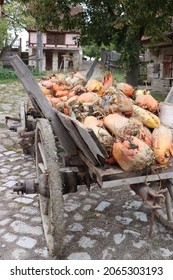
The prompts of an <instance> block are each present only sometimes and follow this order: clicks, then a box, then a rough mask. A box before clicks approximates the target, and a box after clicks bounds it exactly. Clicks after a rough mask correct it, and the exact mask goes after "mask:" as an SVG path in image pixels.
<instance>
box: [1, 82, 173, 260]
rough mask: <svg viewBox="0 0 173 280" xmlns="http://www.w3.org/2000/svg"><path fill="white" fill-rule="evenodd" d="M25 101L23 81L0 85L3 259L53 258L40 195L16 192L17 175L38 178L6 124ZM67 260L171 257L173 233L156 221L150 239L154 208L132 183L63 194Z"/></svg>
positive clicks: (166, 258)
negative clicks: (49, 252)
mask: <svg viewBox="0 0 173 280" xmlns="http://www.w3.org/2000/svg"><path fill="white" fill-rule="evenodd" d="M24 99H26V96H25V93H24V89H23V86H22V85H21V84H20V83H17V82H16V83H15V84H10V85H7V86H5V85H0V259H1V260H10V259H13V260H18V259H22V260H27V259H30V260H32V259H33V260H34V259H38V260H39V259H43V260H44V259H50V257H49V254H48V251H47V247H46V243H45V239H44V235H43V230H42V224H41V218H40V212H39V202H38V197H37V195H23V196H18V195H17V194H16V193H13V186H14V185H15V184H16V182H17V181H18V180H19V179H25V178H35V163H34V159H33V158H32V157H31V156H28V155H27V156H26V155H24V154H23V153H22V150H21V149H20V147H19V146H18V144H17V134H16V133H15V132H12V131H9V130H8V129H7V128H6V127H5V115H8V114H13V115H17V114H18V112H19V106H20V102H21V101H22V100H24ZM64 210H65V217H64V221H65V233H64V249H63V259H66V260H70V259H85V260H89V259H100V260H101V259H110V260H121V259H138V260H140V259H141V260H142V259H163V260H169V259H173V231H171V230H168V229H166V228H165V227H164V226H162V225H161V224H160V223H159V222H158V221H157V220H155V222H154V227H153V237H152V238H150V237H149V228H150V211H149V209H148V208H147V207H146V206H145V205H144V204H143V203H142V201H141V199H140V198H138V197H137V196H136V195H135V194H134V192H133V191H131V190H130V188H129V187H128V186H124V187H116V188H111V189H108V190H101V189H100V188H99V187H98V186H97V185H93V186H92V187H91V190H90V192H89V191H88V190H87V189H86V187H85V186H81V187H79V189H78V191H77V192H76V193H71V194H66V195H64Z"/></svg>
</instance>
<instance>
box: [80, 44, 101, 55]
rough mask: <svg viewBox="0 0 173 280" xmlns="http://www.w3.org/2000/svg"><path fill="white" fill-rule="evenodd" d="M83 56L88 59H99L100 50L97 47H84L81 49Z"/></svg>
mask: <svg viewBox="0 0 173 280" xmlns="http://www.w3.org/2000/svg"><path fill="white" fill-rule="evenodd" d="M83 54H84V55H86V56H88V57H90V58H91V57H98V58H99V57H100V48H99V47H98V46H97V45H86V46H85V47H84V48H83Z"/></svg>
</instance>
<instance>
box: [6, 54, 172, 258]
mask: <svg viewBox="0 0 173 280" xmlns="http://www.w3.org/2000/svg"><path fill="white" fill-rule="evenodd" d="M11 64H12V66H13V67H14V69H15V71H16V74H17V76H18V77H19V79H20V80H21V82H22V84H23V86H24V88H25V89H26V91H27V94H28V97H29V100H30V102H31V104H32V106H31V108H29V109H27V105H26V104H24V103H22V104H21V107H20V114H19V115H20V117H19V119H18V121H19V123H18V124H17V126H16V130H17V132H18V135H19V137H20V143H21V146H22V148H23V151H24V152H27V151H28V149H30V147H32V146H33V145H34V146H35V162H36V174H37V178H36V179H33V180H26V181H24V182H20V184H19V185H18V186H16V187H15V189H14V190H15V191H17V192H19V191H21V192H22V193H24V192H25V193H35V192H37V193H38V194H39V200H40V210H41V217H42V222H43V228H44V233H45V237H46V242H47V246H48V249H49V251H50V254H51V255H54V256H57V257H60V256H61V253H62V250H63V228H64V218H63V194H65V193H68V192H74V191H77V186H79V185H81V184H85V185H86V186H87V188H88V189H89V188H90V185H91V184H92V183H97V184H98V185H99V186H100V188H105V189H107V188H112V187H115V188H116V187H117V186H124V185H130V187H131V188H132V189H133V191H135V193H136V194H138V195H139V196H140V197H141V198H142V199H143V201H144V202H146V203H147V204H148V205H149V207H150V208H151V212H152V214H153V215H156V216H157V217H158V219H159V220H160V222H161V223H162V224H164V225H165V226H166V227H168V228H173V213H172V201H173V167H172V164H170V167H169V168H167V169H161V168H160V169H157V172H156V171H152V172H151V170H150V172H149V171H146V170H145V171H144V170H142V171H139V172H136V173H134V172H129V173H128V172H124V171H123V170H122V169H121V168H120V167H118V166H113V167H110V166H107V165H105V161H104V159H105V158H106V157H107V152H106V150H105V149H104V147H103V146H102V145H101V144H100V142H99V141H98V139H97V137H96V136H95V134H94V133H93V131H92V130H90V129H87V128H86V127H85V126H84V125H83V124H82V123H80V122H79V121H77V120H76V119H73V118H71V117H69V116H66V115H64V114H62V113H60V112H58V111H57V110H55V109H54V108H53V107H51V106H50V105H49V103H48V101H47V99H46V97H45V96H44V95H43V94H42V91H41V89H40V87H39V85H38V83H37V82H36V81H35V79H34V77H33V76H32V74H31V73H30V71H29V70H28V68H27V66H26V65H25V64H24V63H23V62H22V60H21V59H20V58H19V57H18V56H17V55H15V56H13V57H12V59H11ZM165 101H166V102H172V101H173V97H172V91H170V93H169V94H168V96H167V98H166V100H165ZM31 117H32V118H31ZM9 119H11V118H10V117H7V121H8V120H9ZM13 119H14V120H15V121H16V120H17V119H15V118H13ZM62 150H63V152H62ZM158 181H159V182H160V188H159V190H157V191H155V190H154V189H153V188H152V187H150V183H151V185H152V183H154V182H158Z"/></svg>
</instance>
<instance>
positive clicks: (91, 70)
mask: <svg viewBox="0 0 173 280" xmlns="http://www.w3.org/2000/svg"><path fill="white" fill-rule="evenodd" d="M97 62H98V58H95V59H94V61H93V63H92V64H91V66H90V68H89V70H88V72H87V74H86V80H87V81H88V80H89V79H90V78H91V76H92V74H93V72H94V68H95V66H96V64H97Z"/></svg>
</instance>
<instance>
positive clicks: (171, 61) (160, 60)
mask: <svg viewBox="0 0 173 280" xmlns="http://www.w3.org/2000/svg"><path fill="white" fill-rule="evenodd" d="M142 43H143V46H144V47H146V52H145V61H146V62H147V82H148V83H150V84H151V87H152V89H153V90H156V91H169V90H170V88H171V87H172V85H173V25H171V27H170V31H169V32H167V33H166V37H165V38H164V39H163V38H161V39H160V40H159V41H158V42H157V43H155V44H154V45H153V44H152V43H151V39H150V38H149V37H143V38H142Z"/></svg>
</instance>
